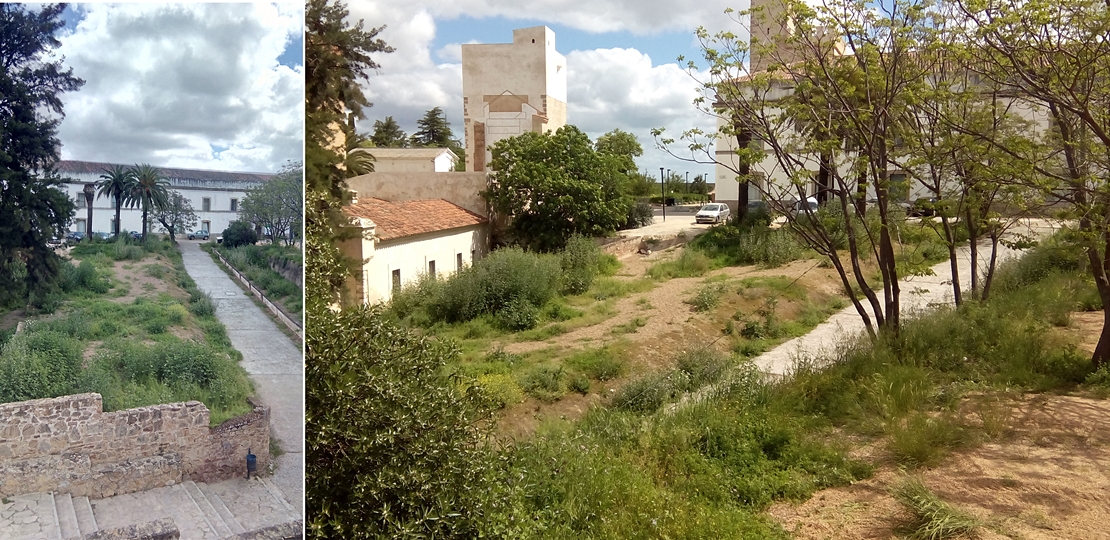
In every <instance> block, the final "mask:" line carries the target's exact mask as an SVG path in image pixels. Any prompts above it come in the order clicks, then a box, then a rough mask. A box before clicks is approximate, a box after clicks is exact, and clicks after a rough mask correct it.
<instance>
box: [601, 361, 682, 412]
mask: <svg viewBox="0 0 1110 540" xmlns="http://www.w3.org/2000/svg"><path fill="white" fill-rule="evenodd" d="M688 377H689V376H688V375H686V373H685V372H682V371H677V370H676V371H671V372H663V373H653V374H651V375H647V376H645V377H641V378H639V379H636V380H634V381H632V382H629V383H628V384H626V385H624V386H622V387H620V388H618V389H617V391H616V392H615V393H614V394H613V398H612V400H610V402H609V405H610V406H611V407H613V408H614V409H617V410H620V411H628V412H633V413H638V414H651V413H653V412H655V411H657V410H659V407H662V406H663V404H664V403H666V402H667V401H669V400H671V399H672V398H674V397H675V396H677V395H678V393H679V392H680V391H681V389H683V388H685V387H686V386H687V384H688Z"/></svg>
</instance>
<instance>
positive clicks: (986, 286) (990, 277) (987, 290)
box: [983, 233, 1002, 302]
mask: <svg viewBox="0 0 1110 540" xmlns="http://www.w3.org/2000/svg"><path fill="white" fill-rule="evenodd" d="M1001 239H1002V237H1001V236H1000V233H994V234H991V261H990V262H989V263H987V275H986V277H984V278H983V301H984V302H986V301H987V298H989V297H990V294H991V283H992V282H994V269H995V267H996V266H997V265H998V243H999V241H1000V240H1001Z"/></svg>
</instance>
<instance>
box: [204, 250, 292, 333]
mask: <svg viewBox="0 0 1110 540" xmlns="http://www.w3.org/2000/svg"><path fill="white" fill-rule="evenodd" d="M202 248H203V249H205V250H214V251H216V252H219V253H220V254H221V255H223V256H224V259H225V260H226V261H227V262H228V263H229V264H230V265H231V266H232V267H234V268H235V269H236V270H238V271H239V272H241V273H242V274H243V275H244V276H246V278H247V279H248V280H250V282H251V283H252V284H254V285H255V286H256V287H258V288H259V289H262V291H263V293H264V294H265V295H266V297H267V298H270V299H271V300H275V301H276V302H278V303H280V304H281V305H282V306H283V307H284V308H285V311H286V312H287V313H288V314H289V315H291V316H292V318H293V319H294V320H297V321H299V320H301V311H302V309H303V306H304V291H303V290H302V288H301V287H299V286H298V285H297V284H296V283H293V282H292V281H289V280H288V279H286V278H285V277H284V276H282V275H281V274H280V273H278V272H276V271H274V270H273V269H271V267H270V264H271V262H276V263H283V262H284V263H289V264H294V265H301V264H302V262H301V261H302V254H301V251H300V250H299V249H297V248H295V247H292V246H280V245H264V246H259V245H246V246H239V247H235V248H228V247H226V246H222V245H213V244H210V243H209V244H202Z"/></svg>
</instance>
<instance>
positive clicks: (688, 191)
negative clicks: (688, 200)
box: [686, 171, 690, 194]
mask: <svg viewBox="0 0 1110 540" xmlns="http://www.w3.org/2000/svg"><path fill="white" fill-rule="evenodd" d="M686 193H687V194H689V193H690V171H686Z"/></svg>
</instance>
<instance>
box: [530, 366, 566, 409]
mask: <svg viewBox="0 0 1110 540" xmlns="http://www.w3.org/2000/svg"><path fill="white" fill-rule="evenodd" d="M566 379H567V372H566V370H564V369H563V366H552V365H538V366H535V367H533V368H532V369H529V370H528V371H526V372H524V373H523V374H522V375H521V376H520V379H519V382H520V387H521V389H523V390H524V392H525V393H526V394H528V395H530V396H532V397H534V398H536V399H538V400H540V401H547V402H552V401H557V400H558V399H559V398H561V397H563V394H566V393H567V380H566Z"/></svg>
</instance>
